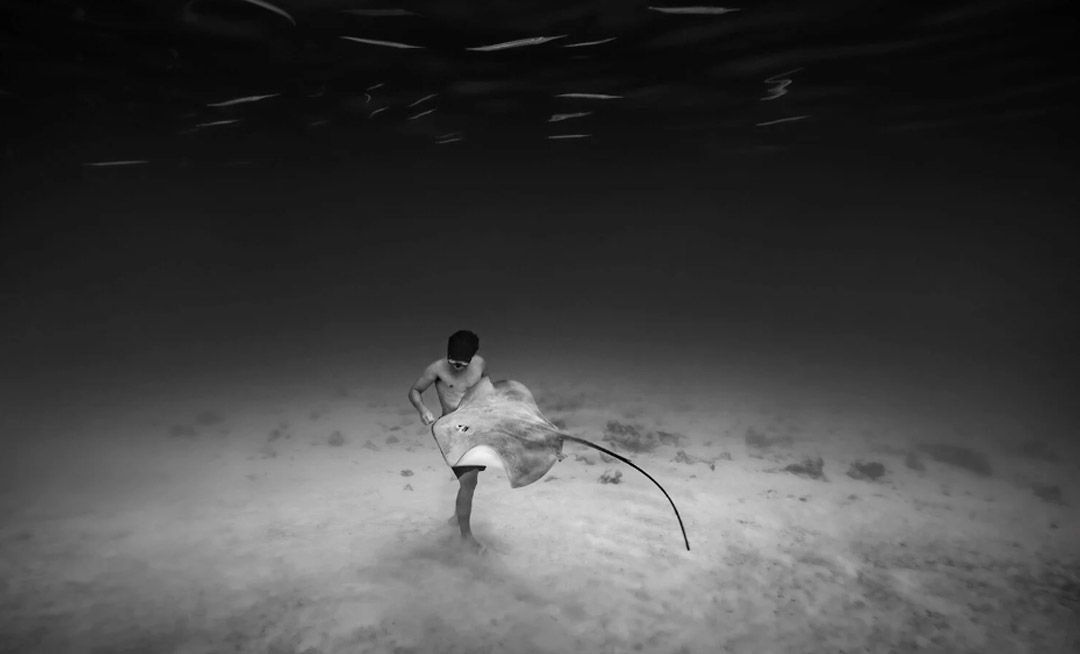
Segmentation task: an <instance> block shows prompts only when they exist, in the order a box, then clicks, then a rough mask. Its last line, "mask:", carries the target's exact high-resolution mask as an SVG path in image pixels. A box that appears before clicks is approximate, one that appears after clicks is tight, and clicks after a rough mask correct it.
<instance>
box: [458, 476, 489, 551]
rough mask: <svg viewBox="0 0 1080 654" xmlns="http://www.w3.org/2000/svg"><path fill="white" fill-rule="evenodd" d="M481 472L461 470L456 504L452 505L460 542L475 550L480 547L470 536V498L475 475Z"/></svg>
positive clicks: (474, 487) (475, 478)
mask: <svg viewBox="0 0 1080 654" xmlns="http://www.w3.org/2000/svg"><path fill="white" fill-rule="evenodd" d="M481 470H483V468H482V467H470V468H468V469H464V470H461V472H460V474H459V475H458V481H459V482H461V486H460V487H459V488H458V494H457V503H456V504H455V505H454V516H455V517H456V518H457V523H458V528H459V529H461V540H463V541H465V543H467V544H468V545H470V546H471V547H473V548H474V549H477V550H479V549H481V547H482V546H481V545H480V543H479V542H477V540H476V538H474V537H473V535H472V527H471V526H470V525H469V519H470V518H471V517H472V498H473V493H474V492H475V491H476V481H477V475H479V473H480V471H481Z"/></svg>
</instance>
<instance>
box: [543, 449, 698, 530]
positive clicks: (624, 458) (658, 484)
mask: <svg viewBox="0 0 1080 654" xmlns="http://www.w3.org/2000/svg"><path fill="white" fill-rule="evenodd" d="M561 436H562V438H563V439H565V440H568V441H574V442H575V443H581V444H582V445H587V446H589V447H591V448H593V449H596V450H600V451H601V452H603V453H604V454H607V455H609V456H613V457H615V458H616V459H618V460H620V461H622V462H623V463H625V464H627V465H629V466H630V467H632V468H634V469H635V470H637V471H638V472H640V473H641V474H643V475H645V476H646V477H648V478H649V481H651V482H652V483H654V484H656V487H657V488H659V489H660V492H661V493H663V494H664V497H666V498H667V500H668V502H671V508H672V509H674V511H675V518H676V519H678V521H679V529H681V530H682V537H683V542H685V543H686V551H687V552H689V551H690V540H689V539H688V538H687V537H686V527H684V526H683V521H682V516H680V515H679V509H678V508H676V506H675V501H674V500H672V499H671V496H670V495H668V492H667V491H666V490H664V487H663V486H661V485H660V482H658V481H656V480H655V479H653V478H652V475H650V474H649V473H647V472H645V471H644V470H642V469H641V468H639V467H638V466H637V464H635V463H634V462H633V461H631V460H630V459H627V458H626V457H624V456H621V455H618V454H616V453H614V452H612V451H611V450H609V449H607V448H605V447H601V446H599V445H597V444H596V443H592V442H589V441H587V440H585V439H583V438H577V437H576V436H569V435H567V434H561Z"/></svg>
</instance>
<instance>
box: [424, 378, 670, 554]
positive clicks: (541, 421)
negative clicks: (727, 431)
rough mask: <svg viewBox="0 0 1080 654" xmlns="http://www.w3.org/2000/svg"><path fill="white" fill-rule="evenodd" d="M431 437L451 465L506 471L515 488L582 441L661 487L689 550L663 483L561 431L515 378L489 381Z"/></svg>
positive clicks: (438, 425)
mask: <svg viewBox="0 0 1080 654" xmlns="http://www.w3.org/2000/svg"><path fill="white" fill-rule="evenodd" d="M431 434H432V436H434V437H435V443H436V444H437V445H438V446H439V451H440V452H442V455H443V459H445V460H446V463H447V465H449V466H451V467H456V466H475V465H479V466H491V467H494V468H500V469H502V470H503V471H504V472H506V476H507V479H508V480H509V481H510V487H511V488H520V487H522V486H527V485H529V484H531V483H533V482H535V481H537V480H539V479H540V478H542V477H543V476H544V475H545V474H547V472H548V470H551V468H552V466H554V465H555V464H556V463H557V462H559V461H562V460H563V459H564V458H565V457H566V455H565V454H563V453H562V445H563V442H564V441H573V442H575V443H581V444H582V445H585V446H587V447H591V448H593V449H596V450H599V451H601V452H603V453H605V454H607V455H608V456H612V457H615V458H616V459H618V460H620V461H622V462H623V463H626V464H627V465H629V466H631V467H632V468H634V469H635V470H637V471H638V472H640V473H641V474H643V475H645V476H646V477H648V478H649V481H651V482H652V483H654V484H656V487H657V488H659V489H660V492H662V493H663V494H664V497H666V498H667V500H668V502H670V503H671V508H672V509H674V511H675V518H676V519H677V520H678V521H679V529H681V530H682V536H683V541H684V542H685V543H686V549H687V551H689V550H690V541H689V539H687V537H686V528H685V527H683V521H682V517H681V516H680V515H679V509H678V508H676V507H675V502H674V501H673V500H672V499H671V496H670V495H668V492H667V491H666V490H664V487H663V486H661V485H660V482H658V481H656V480H655V479H653V478H652V475H650V474H649V473H647V472H645V471H644V470H642V469H641V468H639V467H638V466H637V465H635V464H634V463H633V462H632V461H631V460H630V459H627V458H625V457H623V456H620V455H618V454H616V453H614V452H612V451H611V450H608V449H607V448H604V447H601V446H600V445H597V444H596V443H592V442H590V441H587V440H585V439H583V438H577V437H576V436H571V435H569V434H566V433H564V432H562V431H560V430H559V428H558V427H557V426H555V425H554V424H553V423H552V422H551V421H550V420H548V419H547V418H545V417H544V414H542V413H541V412H540V408H539V407H538V406H536V401H535V400H534V399H533V396H532V393H530V392H529V389H528V388H526V387H525V385H524V384H521V383H519V382H516V381H512V380H502V381H498V382H492V381H491V379H489V378H487V377H484V378H483V379H481V380H480V382H479V383H477V384H476V385H475V386H473V387H472V388H470V389H469V390H468V391H467V392H466V393H465V396H464V397H463V398H462V400H461V404H460V405H459V406H458V408H457V410H456V411H454V412H453V413H448V414H446V415H445V416H443V417H442V418H439V419H438V420H436V421H435V422H434V423H432V425H431Z"/></svg>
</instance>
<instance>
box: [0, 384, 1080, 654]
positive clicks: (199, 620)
mask: <svg viewBox="0 0 1080 654" xmlns="http://www.w3.org/2000/svg"><path fill="white" fill-rule="evenodd" d="M517 378H518V379H519V380H520V381H522V382H524V383H526V384H527V385H529V386H530V387H531V388H533V390H534V392H535V393H536V395H537V399H538V402H539V404H540V406H541V408H542V409H543V410H544V411H545V413H546V414H547V415H548V416H549V417H550V418H553V419H557V420H563V421H564V422H565V424H566V426H567V429H568V430H569V431H570V432H571V433H574V434H576V435H579V436H581V437H584V438H590V439H593V440H597V441H600V439H601V438H602V436H603V433H604V427H605V424H606V423H607V421H609V420H616V421H619V422H621V423H624V424H629V425H639V426H640V427H641V428H642V429H643V430H650V429H653V430H655V429H660V430H664V431H667V432H672V433H677V434H681V435H683V436H685V440H684V441H683V442H682V444H681V445H679V446H662V447H660V448H658V449H656V450H655V451H653V452H648V453H637V454H635V453H626V454H627V455H628V456H630V458H632V459H633V460H634V461H635V462H636V463H638V464H639V465H641V466H642V467H643V468H645V469H646V470H648V471H649V472H650V473H651V474H652V475H653V476H654V477H656V478H657V479H658V480H659V481H660V482H661V483H662V484H664V486H665V487H666V488H667V490H668V492H669V493H670V494H671V496H672V497H673V498H674V500H675V502H676V503H677V505H678V507H679V509H680V511H681V513H682V516H683V519H684V521H685V523H686V529H687V532H688V535H689V538H690V545H691V548H692V550H691V551H689V552H687V551H686V550H685V549H684V547H683V543H682V538H681V535H680V533H679V530H678V524H677V522H676V520H675V516H674V514H673V513H672V511H671V509H670V506H669V505H668V504H667V501H666V500H665V499H664V497H663V495H662V494H661V493H660V492H659V491H658V490H657V489H656V488H655V487H654V486H653V485H652V484H651V483H650V482H649V481H648V480H647V479H645V478H644V477H643V476H641V475H640V474H639V473H637V472H636V471H634V470H633V469H631V468H629V467H628V466H625V465H623V464H621V463H619V462H617V461H614V462H610V463H604V462H603V461H601V460H600V458H599V455H598V453H596V452H595V451H591V450H587V449H585V448H582V447H580V446H577V445H575V444H572V443H568V444H566V447H565V451H566V452H567V453H568V454H569V456H568V457H567V459H566V460H565V461H563V462H561V463H559V464H557V465H556V466H555V468H553V469H552V470H551V472H549V473H548V475H547V476H546V477H545V478H544V479H542V480H541V481H539V482H537V483H535V484H533V485H531V486H528V487H525V488H521V489H516V490H511V489H510V487H509V485H508V484H507V481H506V479H505V477H504V476H502V474H501V473H499V472H496V471H492V470H489V471H487V472H484V473H481V474H480V483H479V486H478V488H477V492H476V497H475V501H474V513H473V528H474V532H475V533H476V536H477V538H478V539H480V540H481V541H482V542H483V543H485V544H486V545H487V546H488V547H489V550H488V552H487V553H486V554H485V555H482V556H477V555H473V554H469V553H466V552H465V551H463V550H462V548H461V547H460V546H459V536H458V533H457V530H456V528H454V527H451V526H449V525H448V524H447V519H448V518H449V517H450V515H451V514H452V511H453V503H454V497H455V493H456V490H457V482H456V481H455V480H454V478H453V476H452V474H451V473H450V471H449V469H448V468H447V467H446V465H445V463H444V462H443V461H442V459H441V457H440V455H439V453H438V450H437V449H436V447H435V444H434V442H433V440H432V438H431V436H430V433H429V432H428V430H427V429H426V428H424V427H422V426H421V425H420V423H419V421H418V420H417V418H416V416H415V415H414V412H413V411H412V409H411V407H409V406H408V404H407V402H406V400H405V391H406V390H407V386H408V383H409V382H410V381H411V379H409V380H405V382H404V385H403V386H402V385H401V384H399V385H398V386H401V387H400V388H398V387H397V386H394V387H393V388H389V389H387V388H382V389H378V390H365V389H360V388H357V387H351V388H347V389H337V390H335V389H333V388H329V387H326V388H317V389H316V390H312V388H311V387H304V386H303V385H298V386H297V387H293V388H271V389H262V390H252V389H250V388H248V389H247V390H246V391H244V392H238V391H235V390H234V389H231V388H214V389H203V391H202V392H201V393H200V394H198V395H196V394H189V395H188V396H186V397H185V396H183V395H178V394H173V395H170V394H169V393H158V394H157V395H152V394H149V393H148V394H145V395H139V394H137V393H134V392H132V393H130V394H128V395H125V396H123V397H121V398H120V399H117V400H114V401H112V402H109V403H106V404H104V405H101V406H99V407H97V408H96V409H94V410H92V411H90V410H86V411H74V410H73V411H71V412H68V414H65V415H64V416H62V419H61V418H57V419H56V420H55V421H53V423H50V424H52V426H51V427H49V428H46V429H44V431H43V433H42V434H40V435H36V436H35V438H36V440H35V441H34V442H33V443H29V442H27V441H25V440H20V441H17V443H18V444H17V446H16V447H15V448H14V449H13V450H12V449H11V448H9V453H11V457H10V458H8V460H7V462H6V464H5V474H6V475H7V476H6V479H5V480H4V483H3V486H2V487H0V491H2V494H0V516H2V518H3V521H2V528H0V548H2V549H0V552H2V557H0V603H2V604H0V651H2V652H19V653H25V652H47V653H54V652H56V653H60V652H80V653H81V652H178V653H181V652H182V653H185V654H186V653H202V652H207V653H209V652H276V653H286V652H288V653H301V652H303V653H307V654H313V653H316V652H318V653H327V654H329V653H338V652H342V653H344V652H350V653H352V652H461V653H470V654H472V653H476V652H553V653H554V652H559V653H564V652H625V651H642V652H703V653H704V652H716V651H730V652H914V651H927V652H1039V653H1046V652H1068V651H1077V649H1076V648H1077V647H1078V646H1080V585H1078V584H1080V578H1078V574H1080V572H1078V571H1080V567H1078V564H1077V552H1078V551H1080V548H1077V547H1076V544H1077V543H1080V519H1078V518H1080V515H1078V511H1077V509H1076V508H1075V503H1076V502H1077V501H1080V485H1078V484H1077V478H1078V475H1077V471H1078V469H1077V466H1076V464H1075V461H1076V459H1069V458H1067V457H1064V456H1062V457H1060V458H1059V459H1058V460H1057V461H1050V462H1043V461H1036V460H1031V459H1025V458H1022V457H1018V456H1017V455H1016V454H1015V453H1014V452H1013V451H1011V450H1009V449H1008V447H1007V444H1006V443H1004V442H999V441H994V440H991V439H985V440H984V441H982V444H981V445H979V446H978V447H977V448H976V449H978V450H979V451H981V452H982V453H983V454H985V455H986V456H987V457H988V458H989V460H990V462H991V463H992V465H993V468H994V470H993V474H992V475H990V476H979V475H976V474H974V473H972V472H970V471H967V470H964V469H960V468H956V467H952V466H949V465H945V464H943V463H939V462H935V461H933V460H932V459H930V458H929V457H927V456H923V457H922V459H923V461H924V462H925V470H924V471H921V472H919V471H915V470H912V469H910V468H908V467H907V466H906V465H905V459H904V456H905V453H906V452H907V451H909V449H910V447H911V446H912V444H914V443H918V442H943V441H944V440H945V439H946V438H947V436H948V434H947V432H948V429H946V428H944V427H941V428H940V429H939V427H938V426H935V425H933V424H931V423H929V422H926V421H923V422H922V423H920V422H918V421H914V420H912V421H905V420H902V419H899V418H897V416H896V415H895V414H892V415H889V412H888V411H885V410H882V411H880V412H878V413H877V414H875V413H872V412H868V409H867V406H868V405H863V406H861V407H855V408H852V407H850V406H846V405H845V403H844V401H843V400H842V399H841V400H837V401H835V402H832V401H830V402H826V401H816V400H813V399H812V398H807V399H806V400H805V401H801V402H794V401H791V400H788V399H782V398H778V397H776V398H770V397H761V396H746V397H732V396H724V397H723V398H720V399H718V398H717V397H716V396H712V397H710V396H709V395H708V393H706V392H704V391H703V392H702V393H701V394H699V395H698V396H696V397H693V396H684V397H681V398H673V397H665V396H664V395H663V394H661V393H658V392H653V391H655V389H648V388H638V389H632V388H630V387H625V388H622V389H620V391H619V392H618V393H615V392H613V391H612V389H611V388H607V389H601V388H590V387H585V386H582V385H580V384H570V383H559V382H558V380H555V381H551V380H542V381H541V380H538V381H536V382H535V383H531V381H530V380H529V379H525V378H521V377H520V376H519V377H517ZM427 399H428V401H429V405H431V406H434V403H435V400H434V398H433V397H429V398H427ZM207 412H212V413H213V415H211V414H209V413H207ZM200 416H201V417H202V421H201V422H200ZM749 428H754V429H756V430H759V431H760V432H761V433H767V434H771V435H773V436H789V437H790V438H791V441H790V443H787V444H779V445H776V446H773V447H772V448H768V449H764V450H761V449H756V448H752V447H748V445H747V443H746V442H745V435H746V432H747V429H749ZM274 430H278V431H277V432H275V431H274ZM335 432H340V438H341V440H340V441H337V440H335V437H334V433H335ZM954 436H955V435H954ZM976 436H977V435H976ZM395 438H396V439H398V440H397V442H388V439H391V440H392V439H395ZM335 442H338V443H340V444H337V445H335V444H333V443H335ZM367 443H370V444H371V447H367V446H366V444H367ZM966 444H969V445H970V442H969V443H966ZM678 450H683V451H685V453H686V454H687V455H688V456H689V457H691V459H698V460H699V462H696V463H679V462H675V461H674V459H675V457H676V454H677V452H678ZM624 453H625V450H624ZM723 453H727V454H728V455H730V460H729V459H727V458H724V457H723V456H721V455H722V454H723ZM576 455H581V458H579V457H577V456H576ZM803 456H821V457H823V459H824V461H825V474H826V479H825V480H815V479H809V478H805V477H801V476H797V475H794V474H791V473H789V472H785V471H783V470H782V468H783V467H784V466H785V465H787V464H789V463H793V462H797V461H799V460H800V459H801V458H802V457H803ZM856 459H862V460H867V461H879V462H881V463H883V464H884V465H885V467H886V469H887V473H886V474H885V475H884V477H882V478H881V479H879V480H878V481H876V482H874V481H866V480H856V479H853V478H851V477H849V476H848V475H847V474H845V473H846V471H847V470H848V466H849V465H850V464H851V463H852V462H853V461H855V460H856ZM709 462H712V464H713V468H710V465H709ZM614 470H621V471H622V483H620V484H601V483H599V482H598V479H599V478H600V476H601V475H602V474H603V473H604V472H605V471H614ZM1040 481H1041V482H1043V483H1047V484H1056V485H1058V486H1059V487H1060V489H1061V491H1062V495H1063V498H1064V499H1065V502H1064V503H1062V504H1058V503H1052V502H1047V501H1044V500H1042V499H1040V498H1038V497H1036V496H1035V494H1034V493H1033V492H1032V490H1031V486H1030V485H1031V484H1032V483H1033V482H1040Z"/></svg>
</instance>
